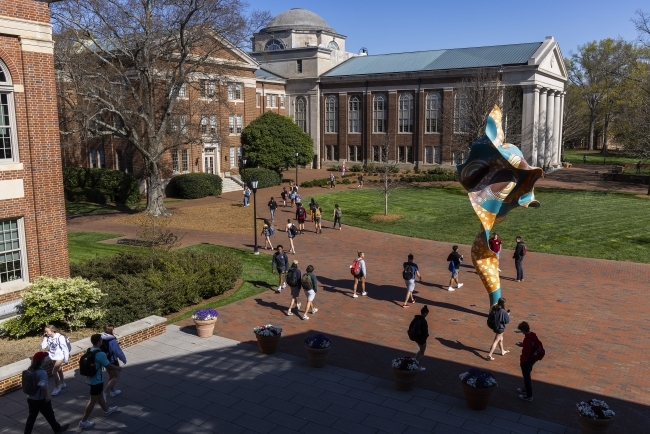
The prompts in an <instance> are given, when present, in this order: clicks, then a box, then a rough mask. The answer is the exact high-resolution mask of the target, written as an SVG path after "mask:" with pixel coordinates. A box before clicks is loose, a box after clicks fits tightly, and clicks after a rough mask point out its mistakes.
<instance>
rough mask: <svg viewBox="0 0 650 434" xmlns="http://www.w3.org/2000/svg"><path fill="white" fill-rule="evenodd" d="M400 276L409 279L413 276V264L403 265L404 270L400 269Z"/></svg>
mask: <svg viewBox="0 0 650 434" xmlns="http://www.w3.org/2000/svg"><path fill="white" fill-rule="evenodd" d="M402 277H403V278H404V280H411V279H413V278H414V277H415V274H414V273H413V265H411V264H408V265H406V267H404V271H402Z"/></svg>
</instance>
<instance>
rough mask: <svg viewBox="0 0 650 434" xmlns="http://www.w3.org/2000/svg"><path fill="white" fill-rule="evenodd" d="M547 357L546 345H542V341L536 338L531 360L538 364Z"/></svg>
mask: <svg viewBox="0 0 650 434" xmlns="http://www.w3.org/2000/svg"><path fill="white" fill-rule="evenodd" d="M545 355H546V350H545V349H544V345H542V341H540V340H539V339H537V338H535V340H534V341H533V351H532V353H531V355H530V356H531V358H532V359H533V360H534V361H536V362H538V361H540V360H542V359H543V358H544V356H545Z"/></svg>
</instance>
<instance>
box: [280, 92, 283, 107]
mask: <svg viewBox="0 0 650 434" xmlns="http://www.w3.org/2000/svg"><path fill="white" fill-rule="evenodd" d="M280 108H284V95H280Z"/></svg>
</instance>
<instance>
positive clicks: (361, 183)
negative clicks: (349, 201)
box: [357, 173, 363, 188]
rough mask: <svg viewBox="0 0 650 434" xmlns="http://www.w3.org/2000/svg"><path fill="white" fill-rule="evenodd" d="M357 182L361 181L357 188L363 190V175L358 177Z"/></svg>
mask: <svg viewBox="0 0 650 434" xmlns="http://www.w3.org/2000/svg"><path fill="white" fill-rule="evenodd" d="M357 180H358V181H359V185H357V188H363V173H361V174H359V176H357Z"/></svg>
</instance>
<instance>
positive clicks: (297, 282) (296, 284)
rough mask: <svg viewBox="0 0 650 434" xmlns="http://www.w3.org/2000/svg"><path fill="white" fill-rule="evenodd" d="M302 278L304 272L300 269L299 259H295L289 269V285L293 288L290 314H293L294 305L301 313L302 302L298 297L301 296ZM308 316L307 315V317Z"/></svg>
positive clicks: (288, 311)
mask: <svg viewBox="0 0 650 434" xmlns="http://www.w3.org/2000/svg"><path fill="white" fill-rule="evenodd" d="M301 279H302V273H301V272H300V270H299V269H298V261H297V260H295V259H294V260H293V263H292V264H291V268H289V270H288V271H287V285H289V288H290V289H291V304H290V305H289V310H287V315H288V316H292V315H293V312H292V310H293V307H294V306H295V307H296V310H297V311H298V315H300V302H299V301H298V297H300V288H301V282H302V280H301ZM306 316H307V315H305V317H306ZM303 319H309V318H303Z"/></svg>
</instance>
